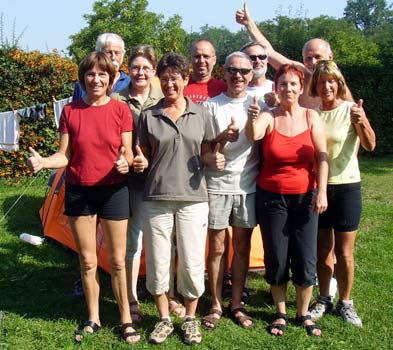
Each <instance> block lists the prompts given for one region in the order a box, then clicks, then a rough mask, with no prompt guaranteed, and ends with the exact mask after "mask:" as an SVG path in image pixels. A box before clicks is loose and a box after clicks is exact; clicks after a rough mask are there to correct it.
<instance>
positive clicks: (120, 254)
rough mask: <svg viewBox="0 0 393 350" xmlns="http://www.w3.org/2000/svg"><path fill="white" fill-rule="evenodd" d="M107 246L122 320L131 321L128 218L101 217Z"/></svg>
mask: <svg viewBox="0 0 393 350" xmlns="http://www.w3.org/2000/svg"><path fill="white" fill-rule="evenodd" d="M100 222H101V225H102V229H103V232H104V239H105V244H106V247H107V253H108V259H109V267H110V271H111V280H112V289H113V294H114V296H115V299H116V301H117V305H118V307H119V312H120V322H121V324H124V323H131V322H132V321H131V315H130V308H129V303H128V295H127V280H126V267H125V256H126V240H127V220H105V219H100ZM132 331H133V329H132V327H127V328H126V329H125V330H124V333H128V332H132ZM139 339H140V336H139V335H135V336H130V337H128V338H127V340H126V341H127V342H129V343H134V342H136V341H138V340H139Z"/></svg>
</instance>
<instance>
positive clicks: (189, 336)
mask: <svg viewBox="0 0 393 350" xmlns="http://www.w3.org/2000/svg"><path fill="white" fill-rule="evenodd" d="M181 329H182V330H183V340H184V342H185V343H186V344H189V345H192V344H200V343H201V342H202V334H201V331H200V329H199V321H197V320H196V319H195V318H187V319H186V320H185V321H184V322H183V324H182V326H181Z"/></svg>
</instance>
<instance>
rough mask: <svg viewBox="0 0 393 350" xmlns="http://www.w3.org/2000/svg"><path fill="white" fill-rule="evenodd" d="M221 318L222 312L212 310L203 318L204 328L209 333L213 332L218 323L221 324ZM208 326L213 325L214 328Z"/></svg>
mask: <svg viewBox="0 0 393 350" xmlns="http://www.w3.org/2000/svg"><path fill="white" fill-rule="evenodd" d="M214 315H218V317H214ZM221 316H222V311H221V310H219V309H215V308H211V309H210V310H209V312H208V313H207V314H206V315H205V316H203V318H202V327H203V328H205V329H207V330H209V331H213V330H214V329H216V327H217V324H218V322H220V319H221ZM208 324H210V325H212V327H211V326H210V327H209V326H208Z"/></svg>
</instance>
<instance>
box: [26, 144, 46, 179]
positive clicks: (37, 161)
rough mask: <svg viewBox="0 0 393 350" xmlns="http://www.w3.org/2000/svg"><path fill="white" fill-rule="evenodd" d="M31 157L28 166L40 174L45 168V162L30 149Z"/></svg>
mask: <svg viewBox="0 0 393 350" xmlns="http://www.w3.org/2000/svg"><path fill="white" fill-rule="evenodd" d="M29 152H30V157H29V159H27V166H28V167H29V169H30V170H31V171H32V172H33V173H34V174H36V173H38V172H39V171H40V170H41V169H42V168H43V167H44V161H43V159H42V157H41V156H40V154H39V153H38V152H36V151H35V150H34V148H32V147H29Z"/></svg>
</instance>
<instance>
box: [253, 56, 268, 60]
mask: <svg viewBox="0 0 393 350" xmlns="http://www.w3.org/2000/svg"><path fill="white" fill-rule="evenodd" d="M257 57H258V58H259V60H260V61H263V60H266V58H267V55H250V60H251V61H256V60H257Z"/></svg>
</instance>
